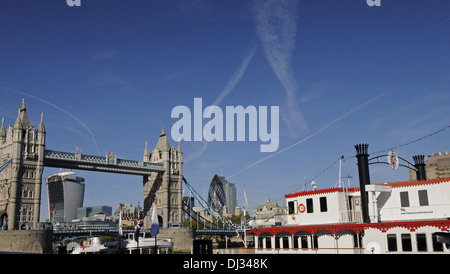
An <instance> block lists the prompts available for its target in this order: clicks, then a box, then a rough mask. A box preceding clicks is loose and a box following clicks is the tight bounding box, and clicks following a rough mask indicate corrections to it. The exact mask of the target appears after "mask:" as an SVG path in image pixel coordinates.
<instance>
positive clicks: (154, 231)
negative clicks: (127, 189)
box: [150, 205, 159, 237]
mask: <svg viewBox="0 0 450 274" xmlns="http://www.w3.org/2000/svg"><path fill="white" fill-rule="evenodd" d="M158 233H159V222H158V214H156V205H153V212H152V226H151V227H150V235H151V236H152V237H155V236H156V235H157V234H158Z"/></svg>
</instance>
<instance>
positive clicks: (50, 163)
mask: <svg viewBox="0 0 450 274" xmlns="http://www.w3.org/2000/svg"><path fill="white" fill-rule="evenodd" d="M44 166H46V167H57V168H71V169H80V170H90V171H101V172H110V173H121V174H130V175H149V174H150V173H151V172H164V171H165V169H164V165H163V164H162V163H149V162H143V161H134V160H125V159H119V158H117V157H116V156H113V155H107V156H106V157H102V156H93V155H84V154H79V153H70V152H62V151H54V150H45V152H44Z"/></svg>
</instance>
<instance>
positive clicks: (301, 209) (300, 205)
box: [298, 204, 305, 213]
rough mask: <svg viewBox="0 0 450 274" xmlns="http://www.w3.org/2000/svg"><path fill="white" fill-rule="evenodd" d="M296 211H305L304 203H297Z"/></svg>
mask: <svg viewBox="0 0 450 274" xmlns="http://www.w3.org/2000/svg"><path fill="white" fill-rule="evenodd" d="M298 211H300V213H303V212H305V205H304V204H299V205H298Z"/></svg>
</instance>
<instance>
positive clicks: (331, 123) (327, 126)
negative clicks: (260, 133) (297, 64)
mask: <svg viewBox="0 0 450 274" xmlns="http://www.w3.org/2000/svg"><path fill="white" fill-rule="evenodd" d="M388 92H389V90H387V91H385V92H383V93H381V94H379V95H377V96H375V97H373V98H372V99H370V100H368V101H367V102H365V103H363V104H361V105H359V106H357V107H355V108H353V109H351V110H350V111H348V112H346V113H344V114H343V115H341V116H339V117H338V118H336V119H334V120H332V121H330V122H329V123H327V124H326V125H325V126H323V127H322V128H320V129H319V130H318V131H316V132H314V133H312V134H310V135H308V136H306V137H305V138H303V139H301V140H299V141H298V142H296V143H294V144H292V145H290V146H288V147H285V148H283V149H282V150H279V151H277V152H275V153H273V154H271V155H269V156H267V157H264V158H262V159H260V160H258V161H256V162H254V163H251V164H250V165H248V166H247V167H245V168H243V169H241V170H239V171H238V172H236V173H235V174H233V175H231V176H229V177H228V178H232V177H234V176H237V175H239V174H241V173H242V172H244V171H246V170H247V169H249V168H252V167H254V166H256V165H258V164H260V163H262V162H264V161H266V160H269V159H270V158H272V157H275V156H277V155H278V154H280V153H282V152H285V151H286V150H289V149H291V148H293V147H295V146H297V145H299V144H301V143H303V142H306V141H308V140H309V139H311V138H312V137H314V136H316V135H317V134H319V133H321V132H323V131H325V130H326V129H327V128H329V127H330V126H331V125H333V124H335V123H337V122H339V121H340V120H342V119H344V118H346V117H348V116H349V115H351V114H353V113H355V112H356V111H358V110H360V109H361V108H363V107H365V106H367V105H368V104H370V103H372V102H373V101H375V100H377V99H378V98H380V97H382V96H384V95H385V94H386V93H388Z"/></svg>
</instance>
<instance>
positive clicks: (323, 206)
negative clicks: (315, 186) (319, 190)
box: [320, 197, 328, 212]
mask: <svg viewBox="0 0 450 274" xmlns="http://www.w3.org/2000/svg"><path fill="white" fill-rule="evenodd" d="M327 211H328V206H327V197H320V212H327Z"/></svg>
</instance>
